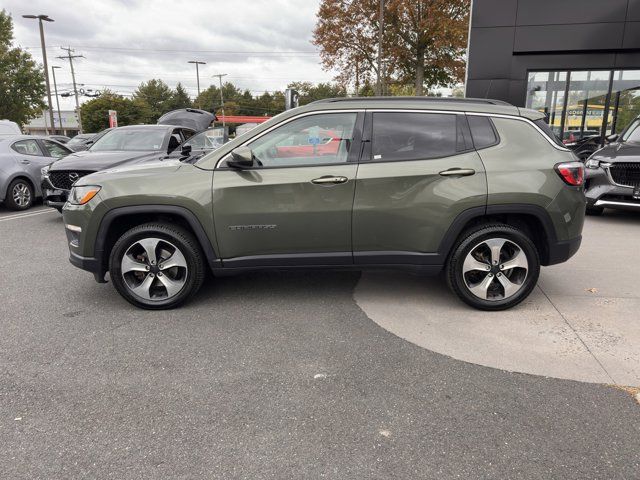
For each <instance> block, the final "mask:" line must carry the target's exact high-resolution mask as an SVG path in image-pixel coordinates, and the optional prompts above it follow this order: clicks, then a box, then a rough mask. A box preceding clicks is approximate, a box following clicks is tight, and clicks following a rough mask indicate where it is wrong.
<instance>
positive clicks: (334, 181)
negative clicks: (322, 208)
mask: <svg viewBox="0 0 640 480" xmlns="http://www.w3.org/2000/svg"><path fill="white" fill-rule="evenodd" d="M348 180H349V179H348V178H347V177H334V176H333V175H326V176H324V177H320V178H314V179H313V180H311V183H315V184H316V185H327V184H328V185H338V184H340V183H347V181H348Z"/></svg>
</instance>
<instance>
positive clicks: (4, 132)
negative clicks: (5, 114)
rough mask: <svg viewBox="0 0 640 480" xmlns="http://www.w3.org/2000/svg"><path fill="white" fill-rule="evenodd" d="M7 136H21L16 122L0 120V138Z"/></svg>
mask: <svg viewBox="0 0 640 480" xmlns="http://www.w3.org/2000/svg"><path fill="white" fill-rule="evenodd" d="M9 135H22V132H21V131H20V127H19V126H18V124H17V123H16V122H12V121H11V120H0V137H6V136H9Z"/></svg>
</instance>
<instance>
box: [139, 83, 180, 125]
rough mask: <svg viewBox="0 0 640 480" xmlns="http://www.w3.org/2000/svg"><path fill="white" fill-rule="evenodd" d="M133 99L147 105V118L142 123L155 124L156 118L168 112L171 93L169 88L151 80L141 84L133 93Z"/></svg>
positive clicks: (171, 97)
mask: <svg viewBox="0 0 640 480" xmlns="http://www.w3.org/2000/svg"><path fill="white" fill-rule="evenodd" d="M133 98H134V99H136V100H140V101H142V102H144V103H146V104H147V105H148V107H149V108H148V109H147V112H148V113H149V117H148V118H145V119H144V123H156V122H157V121H158V118H160V117H161V116H162V115H163V114H165V113H167V112H168V111H169V110H170V104H171V101H172V99H173V92H172V91H171V89H170V88H169V86H168V85H167V84H166V83H164V82H163V81H162V80H159V79H155V78H154V79H152V80H149V81H148V82H142V83H141V84H140V85H139V86H138V88H137V89H136V91H135V92H133Z"/></svg>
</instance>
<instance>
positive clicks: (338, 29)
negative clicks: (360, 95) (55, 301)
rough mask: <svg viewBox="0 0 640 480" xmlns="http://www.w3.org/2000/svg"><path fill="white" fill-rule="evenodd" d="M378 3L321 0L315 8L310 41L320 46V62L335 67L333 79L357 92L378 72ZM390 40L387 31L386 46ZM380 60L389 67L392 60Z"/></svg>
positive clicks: (366, 0)
mask: <svg viewBox="0 0 640 480" xmlns="http://www.w3.org/2000/svg"><path fill="white" fill-rule="evenodd" d="M378 5H379V4H378V1H377V0H361V1H353V0H322V2H321V4H320V9H319V10H318V21H317V23H316V27H315V29H314V31H313V41H312V43H313V44H314V45H316V46H318V47H320V59H321V60H322V65H323V67H324V68H325V69H326V70H337V71H338V75H337V77H336V80H338V82H339V83H341V84H343V85H353V86H354V88H355V90H356V91H359V90H360V85H361V84H363V83H366V82H372V81H374V80H375V78H376V76H377V73H378V55H377V50H378V49H377V45H378ZM389 41H390V37H389V35H388V34H387V35H385V41H384V44H385V46H386V44H387V43H388V42H389ZM386 51H387V49H386V48H383V52H386ZM383 60H384V64H385V65H386V70H388V69H389V68H390V60H391V59H390V58H389V57H386V58H384V59H383Z"/></svg>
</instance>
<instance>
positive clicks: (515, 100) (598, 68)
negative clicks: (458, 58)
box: [466, 0, 640, 141]
mask: <svg viewBox="0 0 640 480" xmlns="http://www.w3.org/2000/svg"><path fill="white" fill-rule="evenodd" d="M466 95H467V96H468V97H479V98H493V99H499V100H504V101H507V102H509V103H512V104H513V105H516V106H520V107H528V108H533V109H536V110H540V111H543V112H544V113H546V114H547V117H548V122H549V124H550V125H551V126H552V127H553V129H554V131H555V132H556V133H557V134H558V135H559V136H561V138H563V139H564V140H565V141H573V140H578V139H579V138H581V137H583V136H587V135H595V134H599V135H601V136H602V137H603V140H604V136H606V135H608V134H610V133H619V132H620V131H622V129H624V128H625V127H626V126H627V125H628V124H629V123H630V122H631V120H632V119H633V118H635V117H636V116H638V115H640V0H606V1H605V0H473V1H472V11H471V22H470V35H469V58H468V66H467V81H466Z"/></svg>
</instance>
